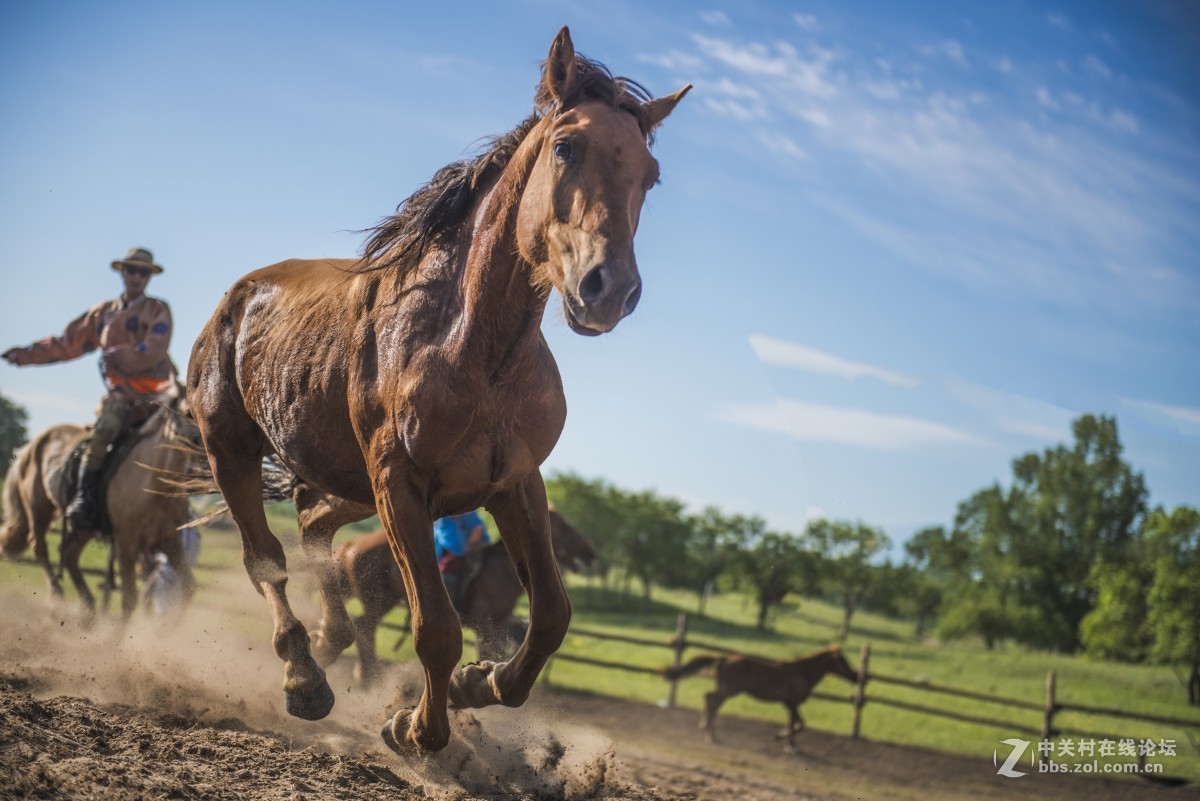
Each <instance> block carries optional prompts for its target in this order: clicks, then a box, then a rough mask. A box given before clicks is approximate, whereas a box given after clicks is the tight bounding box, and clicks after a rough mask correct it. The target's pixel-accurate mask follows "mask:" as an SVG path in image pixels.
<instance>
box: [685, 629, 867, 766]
mask: <svg viewBox="0 0 1200 801" xmlns="http://www.w3.org/2000/svg"><path fill="white" fill-rule="evenodd" d="M714 666H715V673H716V680H717V686H716V689H714V690H713V691H712V692H710V693H707V694H706V695H705V696H704V714H703V716H702V717H701V718H700V728H701V729H702V730H703V731H704V734H705V738H706V739H707V740H708V741H709V742H710V743H715V742H716V740H717V738H716V731H715V728H714V725H715V723H716V720H717V710H718V709H720V708H721V704H723V703H725V702H726V701H727V700H729V699H730V698H732V697H733V696H735V695H738V694H740V693H747V694H749V695H750V696H751V697H753V698H757V699H759V700H760V701H779V702H781V703H782V704H783V705H784V707H785V708H786V709H787V711H788V727H787V728H786V729H784V730H783V732H782V733H781V735H780V736H781V737H784V738H786V739H787V745H786V746H785V747H786V750H787V751H788V752H789V753H790V752H794V751H795V749H796V742H795V736H796V734H797V732H800V731H802V730H803V729H804V719H803V718H802V717H800V705H801V704H802V703H804V702H805V701H806V700H807V699H808V697H809V696H810V695H812V691H813V690H814V689H815V688H816V686H817V684H818V683H820V681H821V679H823V678H825V674H827V673H833V674H834V675H837V676H841V677H842V678H843V679H847V680H849V681H856V680H857V679H858V674H856V673H855V672H854V669H853V668H851V667H850V663H849V662H847V661H846V657H845V656H844V655H843V654H842V649H841V646H838V645H834V646H831V647H829V648H827V649H825V650H824V651H818V652H817V653H815V654H812V655H810V656H805V657H802V658H800V659H795V660H793V661H791V662H775V661H772V660H769V659H762V658H760V657H756V656H745V655H742V654H736V655H733V656H714V655H708V656H698V657H696V658H695V659H692V660H691V661H689V662H687V663H686V664H683V665H680V666H679V667H669V668H665V669H664V670H663V675H664V676H665V677H666V678H668V679H670V680H672V681H674V680H676V679H681V678H683V677H684V676H690V675H692V674H693V673H699V672H700V671H701V670H704V669H706V668H711V667H714Z"/></svg>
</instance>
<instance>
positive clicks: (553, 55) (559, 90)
mask: <svg viewBox="0 0 1200 801" xmlns="http://www.w3.org/2000/svg"><path fill="white" fill-rule="evenodd" d="M573 83H575V45H574V43H573V42H572V41H571V31H570V30H568V28H567V26H566V25H564V26H563V28H562V30H561V31H559V32H558V36H555V37H554V42H553V44H551V45H550V55H548V56H546V69H545V71H544V72H543V74H542V91H543V92H544V93H545V94H546V95H548V96H549V97H550V98H551V99H553V100H555V101H556V102H560V103H561V102H562V101H563V100H564V99H565V98H566V96H567V93H568V92H569V91H570V89H571V84H573Z"/></svg>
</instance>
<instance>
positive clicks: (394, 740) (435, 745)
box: [379, 709, 450, 756]
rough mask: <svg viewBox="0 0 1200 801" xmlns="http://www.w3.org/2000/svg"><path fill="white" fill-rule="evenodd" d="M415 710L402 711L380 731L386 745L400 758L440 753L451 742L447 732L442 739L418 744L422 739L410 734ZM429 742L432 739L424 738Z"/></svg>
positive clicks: (393, 716)
mask: <svg viewBox="0 0 1200 801" xmlns="http://www.w3.org/2000/svg"><path fill="white" fill-rule="evenodd" d="M415 712H416V710H415V709H401V710H400V711H398V712H397V713H396V714H395V715H392V717H391V719H389V720H388V722H387V723H385V724H383V729H381V730H380V732H379V736H380V737H382V738H383V742H384V745H386V746H387V747H388V748H390V749H392V750H393V751H395V752H396V753H397V754H399V755H400V756H410V755H412V754H426V753H429V752H432V751H440V750H442V749H443V748H445V747H446V744H447V743H449V742H450V732H449V730H447V731H446V733H445V736H443V737H442V738H440V739H438V738H434V739H433V741H432V742H424V743H422V742H418V740H419V739H420V738H414V737H410V736H409V733H410V732H411V730H412V725H413V715H414V713H415ZM424 739H426V740H429V739H430V738H428V737H426V738H424Z"/></svg>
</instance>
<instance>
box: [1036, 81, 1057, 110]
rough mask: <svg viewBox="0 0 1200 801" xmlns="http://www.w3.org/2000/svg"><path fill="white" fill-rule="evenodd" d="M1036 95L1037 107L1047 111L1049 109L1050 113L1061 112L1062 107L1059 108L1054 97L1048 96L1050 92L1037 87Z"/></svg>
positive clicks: (1044, 88) (1042, 87)
mask: <svg viewBox="0 0 1200 801" xmlns="http://www.w3.org/2000/svg"><path fill="white" fill-rule="evenodd" d="M1036 95H1037V101H1038V105H1040V106H1041V107H1042V108H1047V109H1050V110H1051V111H1061V110H1062V106H1060V105H1059V104H1058V101H1056V100H1055V99H1054V97H1053V96H1052V95H1051V94H1050V90H1049V89H1047V88H1046V87H1044V86H1039V87H1038V88H1037V92H1036Z"/></svg>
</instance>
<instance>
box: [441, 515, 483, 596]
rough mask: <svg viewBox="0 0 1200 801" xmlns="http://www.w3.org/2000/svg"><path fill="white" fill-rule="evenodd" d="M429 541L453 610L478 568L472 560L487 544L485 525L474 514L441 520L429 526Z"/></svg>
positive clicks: (480, 518)
mask: <svg viewBox="0 0 1200 801" xmlns="http://www.w3.org/2000/svg"><path fill="white" fill-rule="evenodd" d="M433 542H434V545H435V546H436V548H437V559H438V568H439V569H440V570H441V571H442V580H443V581H444V582H445V583H446V591H447V592H449V593H450V600H451V601H453V602H454V606H455V608H456V609H457V608H458V606H459V604H460V603H461V602H462V600H463V597H464V596H465V594H466V589H467V586H468V585H469V584H470V583H471V579H473V578H474V577H475V575H474V574H475V571H476V570H477V569H478V567H479V565H478V560H476V559H473V558H472V557H473V556H474V554H476V553H477V552H478V551H479V550H481V549H482V548H483V547H484V546H485V545H487V544H488V533H487V526H485V525H484V523H483V518H482V517H480V516H479V513H478V512H467V513H465V514H461V515H451V516H450V517H442V518H439V519H438V520H437V521H435V522H434V524H433Z"/></svg>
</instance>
